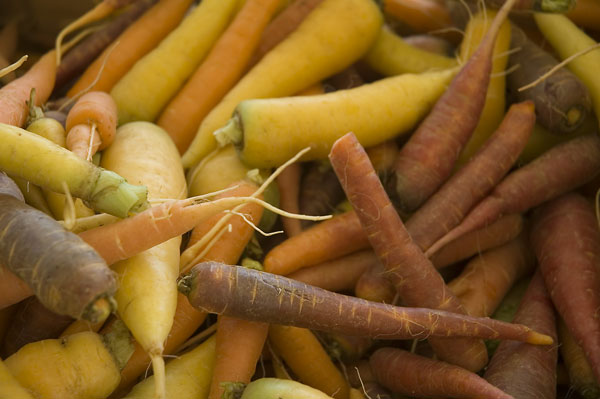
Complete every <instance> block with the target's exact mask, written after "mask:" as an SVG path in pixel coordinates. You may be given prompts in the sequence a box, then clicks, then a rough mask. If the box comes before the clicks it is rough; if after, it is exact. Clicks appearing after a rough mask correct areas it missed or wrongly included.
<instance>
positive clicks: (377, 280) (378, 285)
mask: <svg viewBox="0 0 600 399" xmlns="http://www.w3.org/2000/svg"><path fill="white" fill-rule="evenodd" d="M354 296H356V297H358V298H362V299H366V300H367V301H374V302H382V303H392V304H393V303H394V299H395V297H396V288H395V287H394V285H393V284H392V283H391V281H390V280H388V279H387V278H386V277H385V269H384V268H383V265H382V264H381V263H379V262H378V263H377V264H376V265H375V266H373V267H370V268H369V269H367V270H365V272H364V273H363V274H362V275H361V276H360V278H359V279H358V281H357V282H356V285H355V286H354Z"/></svg>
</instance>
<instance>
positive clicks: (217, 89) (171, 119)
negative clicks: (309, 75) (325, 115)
mask: <svg viewBox="0 0 600 399" xmlns="http://www.w3.org/2000/svg"><path fill="white" fill-rule="evenodd" d="M278 5H279V0H248V1H246V2H245V4H244V6H243V7H242V9H241V10H240V11H239V12H238V14H237V15H236V16H235V18H234V20H233V21H232V22H231V24H230V25H229V27H228V28H227V29H226V30H225V32H223V34H222V35H221V37H220V38H219V39H218V40H217V42H216V43H215V45H214V46H213V48H212V49H211V51H210V53H209V54H208V55H207V56H206V59H205V60H204V62H202V64H201V65H200V66H199V67H198V69H197V70H196V72H194V74H193V75H192V76H191V77H190V78H189V80H188V81H187V83H186V84H185V85H184V86H183V87H182V88H181V89H180V90H179V92H178V93H177V95H176V96H175V97H174V98H173V99H172V100H171V101H170V102H169V104H167V105H166V107H165V109H164V110H163V111H162V113H161V115H160V116H159V117H158V120H157V123H158V125H159V126H162V127H164V128H165V130H167V131H168V132H169V134H170V135H171V137H172V138H173V140H174V141H175V144H177V148H178V149H179V152H180V153H182V154H183V153H184V152H185V151H186V150H187V148H188V146H189V145H190V143H191V142H192V139H193V138H194V134H195V133H196V131H197V130H198V126H199V125H200V123H201V122H202V120H203V119H204V117H205V116H206V115H208V113H209V112H210V111H211V109H212V108H213V107H214V106H215V105H216V104H217V103H218V102H219V101H220V100H221V99H222V98H223V96H224V95H225V94H227V92H228V91H229V89H231V88H232V87H233V86H234V85H235V83H236V82H237V81H238V80H239V78H240V77H241V76H242V74H243V73H244V71H245V68H246V65H247V64H248V62H249V60H250V57H251V56H252V53H253V51H254V49H255V48H256V46H257V45H258V41H259V39H260V34H261V33H262V31H263V29H264V28H265V26H266V25H267V23H268V22H269V20H270V19H271V16H272V15H273V13H274V12H275V10H276V8H277V6H278ZM233 54H235V56H234V57H232V55H233Z"/></svg>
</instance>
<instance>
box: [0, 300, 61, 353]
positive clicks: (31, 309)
mask: <svg viewBox="0 0 600 399" xmlns="http://www.w3.org/2000/svg"><path fill="white" fill-rule="evenodd" d="M72 321H73V318H72V317H70V316H65V315H57V314H56V313H54V312H52V311H51V310H49V309H48V308H47V307H45V306H44V305H42V303H41V302H40V301H39V300H38V299H37V298H36V297H31V298H27V299H26V300H24V301H23V302H21V303H20V304H19V305H18V308H17V311H16V313H15V314H14V316H13V319H12V323H11V325H10V327H9V329H8V330H7V331H6V336H5V337H4V341H3V342H2V357H8V356H10V355H12V354H13V353H15V352H16V351H18V350H19V349H20V348H21V347H23V346H25V345H27V344H29V343H31V342H36V341H41V340H43V339H48V338H57V337H58V336H59V335H60V333H61V332H62V331H63V330H64V329H65V328H66V327H67V326H68V325H69V324H71V322H72Z"/></svg>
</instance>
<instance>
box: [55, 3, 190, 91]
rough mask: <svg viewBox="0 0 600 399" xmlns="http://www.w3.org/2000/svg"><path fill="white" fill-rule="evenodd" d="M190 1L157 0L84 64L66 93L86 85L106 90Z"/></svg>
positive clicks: (164, 32) (179, 16)
mask: <svg viewBox="0 0 600 399" xmlns="http://www.w3.org/2000/svg"><path fill="white" fill-rule="evenodd" d="M191 3H192V1H191V0H166V1H165V0H161V1H159V2H158V3H157V4H156V5H154V6H153V7H152V8H151V9H150V10H148V11H147V12H146V13H144V15H142V16H141V17H140V18H139V19H138V20H137V21H135V22H134V23H133V24H132V25H130V26H129V27H128V28H127V29H126V30H125V31H124V32H123V33H122V34H121V35H119V37H118V38H117V39H116V40H115V44H114V45H112V46H110V47H108V48H107V49H106V50H104V51H103V52H102V54H100V55H99V56H98V58H96V60H95V61H94V62H93V63H92V64H90V66H88V67H87V69H86V70H85V72H84V73H83V74H82V75H81V76H80V77H79V79H78V80H77V82H75V84H74V85H73V86H72V87H71V88H70V89H69V91H68V92H67V97H74V96H75V95H77V94H78V93H81V92H82V91H84V90H86V89H89V90H98V91H105V92H109V91H110V89H112V87H113V86H114V84H115V83H117V81H118V80H119V79H120V78H121V77H122V76H123V75H125V73H126V72H127V71H128V70H129V69H130V68H131V67H132V66H133V64H135V62H136V61H137V60H139V59H140V58H142V57H143V56H144V54H146V53H148V52H149V51H150V50H152V49H153V48H154V47H155V46H156V45H157V44H158V43H159V42H160V41H161V40H162V39H163V38H164V37H165V36H166V35H167V34H168V33H169V32H170V31H171V30H173V28H174V27H175V26H177V24H179V22H180V21H181V19H182V18H183V15H184V13H185V12H186V11H187V9H188V8H189V6H190V4H191ZM100 70H102V73H100ZM98 76H99V78H98ZM96 79H97V81H96Z"/></svg>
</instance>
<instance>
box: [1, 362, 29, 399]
mask: <svg viewBox="0 0 600 399" xmlns="http://www.w3.org/2000/svg"><path fill="white" fill-rule="evenodd" d="M0 387H1V388H0V399H34V398H33V396H31V394H30V393H29V392H28V391H27V390H26V389H25V388H23V386H22V385H21V384H19V381H17V379H16V378H15V377H14V376H13V375H12V374H11V373H10V371H9V370H8V368H7V367H6V365H5V364H4V362H3V361H2V359H0Z"/></svg>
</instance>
